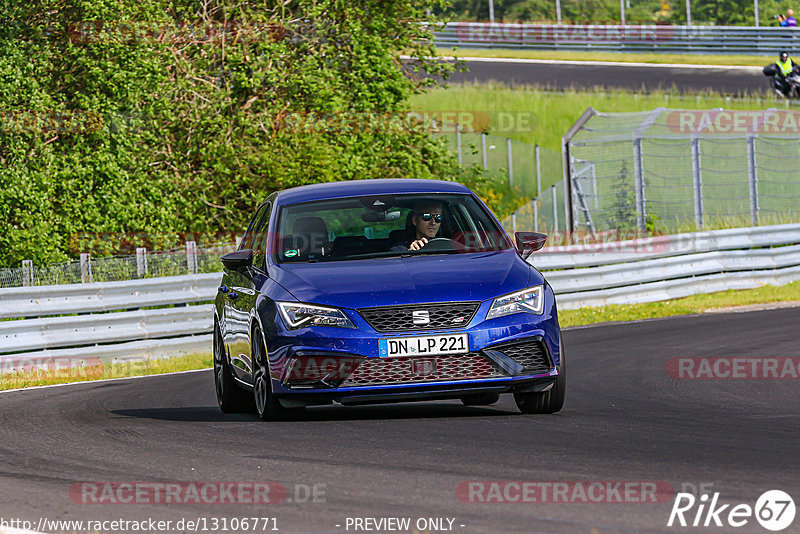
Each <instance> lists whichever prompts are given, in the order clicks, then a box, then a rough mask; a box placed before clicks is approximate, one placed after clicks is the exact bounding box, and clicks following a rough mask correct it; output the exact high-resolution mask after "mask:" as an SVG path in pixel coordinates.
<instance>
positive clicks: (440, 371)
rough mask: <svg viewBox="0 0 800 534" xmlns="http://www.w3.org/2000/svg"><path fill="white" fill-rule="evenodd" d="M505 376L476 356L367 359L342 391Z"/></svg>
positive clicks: (345, 383)
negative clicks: (357, 387)
mask: <svg viewBox="0 0 800 534" xmlns="http://www.w3.org/2000/svg"><path fill="white" fill-rule="evenodd" d="M503 376H507V375H506V374H505V373H504V372H503V371H500V370H498V369H496V368H495V366H494V365H492V363H491V362H490V361H489V360H488V359H487V358H486V357H484V356H483V355H481V354H476V353H472V352H471V353H469V354H454V355H447V356H435V357H430V358H418V357H403V358H367V359H366V360H364V361H363V362H361V365H359V366H358V368H357V369H356V370H355V371H354V372H353V374H351V375H350V376H349V377H348V378H347V379H346V380H345V381H344V382H343V383H342V384H341V387H354V386H382V385H391V384H413V383H417V382H440V381H448V380H479V379H484V378H498V377H503Z"/></svg>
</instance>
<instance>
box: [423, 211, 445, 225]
mask: <svg viewBox="0 0 800 534" xmlns="http://www.w3.org/2000/svg"><path fill="white" fill-rule="evenodd" d="M420 217H422V220H423V221H425V222H428V221H430V220H431V219H433V220H434V221H436V222H437V223H440V222H442V215H441V213H436V214H433V213H422V214H420Z"/></svg>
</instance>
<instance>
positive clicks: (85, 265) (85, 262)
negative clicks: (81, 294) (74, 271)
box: [81, 252, 92, 284]
mask: <svg viewBox="0 0 800 534" xmlns="http://www.w3.org/2000/svg"><path fill="white" fill-rule="evenodd" d="M81 283H82V284H91V283H92V255H91V254H89V253H88V252H82V253H81Z"/></svg>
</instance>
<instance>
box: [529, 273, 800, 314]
mask: <svg viewBox="0 0 800 534" xmlns="http://www.w3.org/2000/svg"><path fill="white" fill-rule="evenodd" d="M545 274H547V273H545ZM556 299H558V296H556ZM794 301H800V281H798V282H792V283H791V284H786V285H783V286H769V285H764V286H763V287H759V288H756V289H743V290H729V291H721V292H719V293H707V294H703V295H692V296H691V297H686V298H682V299H674V300H667V301H662V302H651V303H646V304H631V305H612V306H602V307H597V308H588V307H587V308H579V309H576V310H561V311H559V312H558V316H559V322H560V323H561V326H564V327H566V326H579V325H586V324H593V323H606V322H617V321H637V320H641V319H653V318H657V317H670V316H673V315H689V314H701V313H707V312H709V311H713V310H719V309H724V308H731V307H736V306H747V305H751V304H765V303H772V302H794Z"/></svg>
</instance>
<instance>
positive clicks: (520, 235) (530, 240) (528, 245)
mask: <svg viewBox="0 0 800 534" xmlns="http://www.w3.org/2000/svg"><path fill="white" fill-rule="evenodd" d="M514 237H515V238H516V240H517V250H519V253H520V254H522V259H523V260H527V259H528V256H530V255H531V254H533V253H534V252H536V251H537V250H540V249H541V248H542V247H543V246H544V243H545V241H547V234H540V233H538V232H516V233H515V234H514Z"/></svg>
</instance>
